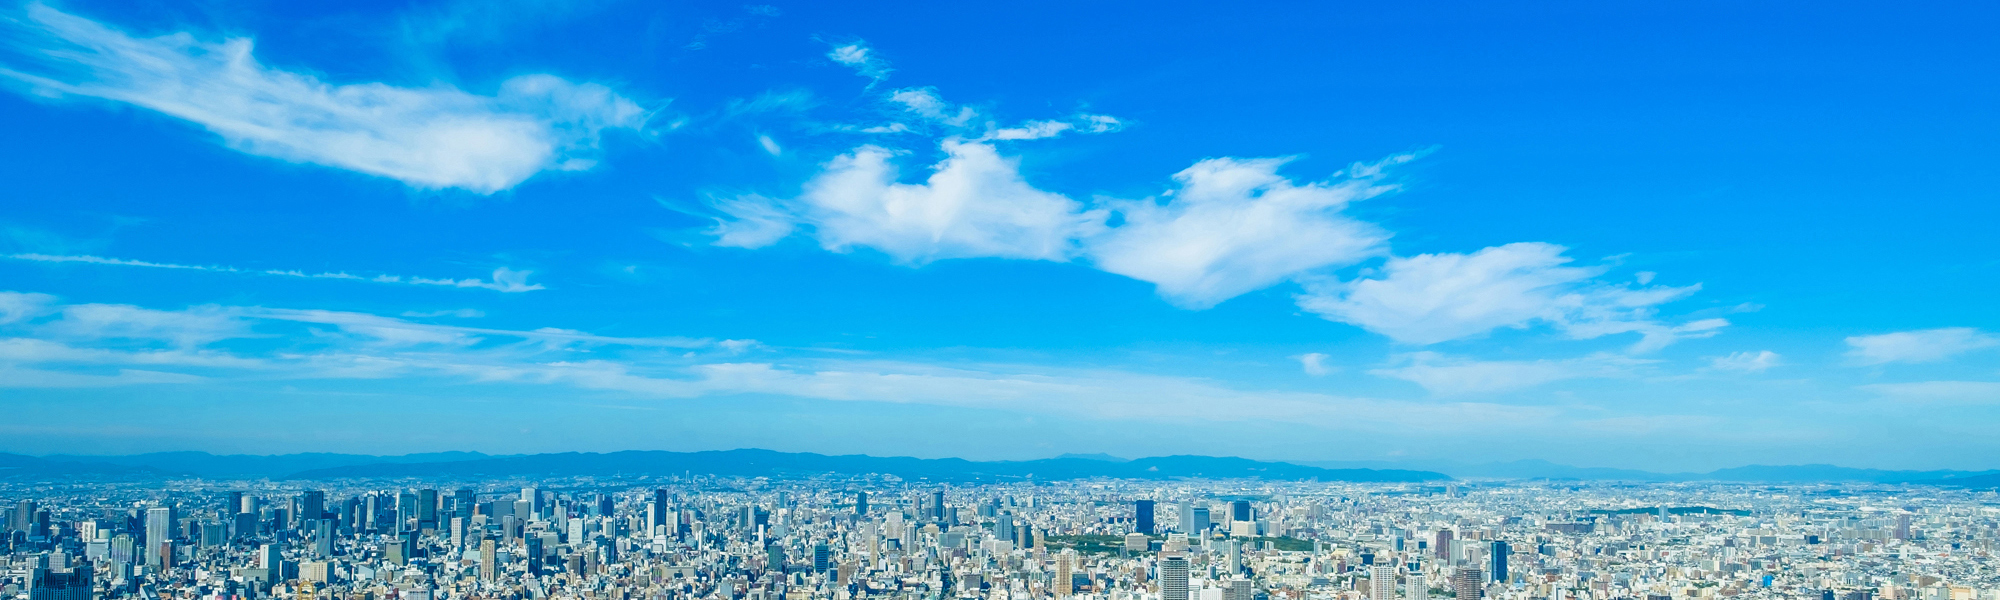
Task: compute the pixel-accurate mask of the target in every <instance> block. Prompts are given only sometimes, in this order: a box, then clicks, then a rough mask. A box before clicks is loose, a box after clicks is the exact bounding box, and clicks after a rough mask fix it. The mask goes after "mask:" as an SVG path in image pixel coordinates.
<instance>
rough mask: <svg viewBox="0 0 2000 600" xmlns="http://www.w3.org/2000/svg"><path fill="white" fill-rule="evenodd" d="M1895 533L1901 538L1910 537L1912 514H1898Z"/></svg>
mask: <svg viewBox="0 0 2000 600" xmlns="http://www.w3.org/2000/svg"><path fill="white" fill-rule="evenodd" d="M1893 535H1894V537H1895V538H1896V539H1899V540H1907V539H1910V515H1908V514H1900V515H1896V531H1895V532H1894V534H1893Z"/></svg>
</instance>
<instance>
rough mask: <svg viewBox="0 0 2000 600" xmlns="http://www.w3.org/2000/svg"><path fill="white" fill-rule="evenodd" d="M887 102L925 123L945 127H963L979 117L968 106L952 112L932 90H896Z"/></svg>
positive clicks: (946, 103) (949, 104)
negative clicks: (901, 107) (896, 105)
mask: <svg viewBox="0 0 2000 600" xmlns="http://www.w3.org/2000/svg"><path fill="white" fill-rule="evenodd" d="M889 101H890V102H895V103H897V104H901V105H903V109H904V110H907V111H909V112H911V113H914V114H916V115H917V116H919V117H922V118H923V119H924V120H926V121H932V122H935V123H937V124H940V125H944V126H947V127H964V126H966V124H968V123H971V122H972V120H973V119H976V118H978V117H979V111H976V110H973V109H972V107H970V106H961V107H959V108H958V110H957V111H953V110H952V109H951V103H950V102H945V101H944V98H943V97H942V96H939V95H938V93H937V90H936V89H933V88H910V89H905V90H896V91H895V92H894V93H891V94H889Z"/></svg>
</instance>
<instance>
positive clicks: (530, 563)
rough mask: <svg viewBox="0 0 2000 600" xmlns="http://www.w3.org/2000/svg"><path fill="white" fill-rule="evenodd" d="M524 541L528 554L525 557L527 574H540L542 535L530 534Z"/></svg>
mask: <svg viewBox="0 0 2000 600" xmlns="http://www.w3.org/2000/svg"><path fill="white" fill-rule="evenodd" d="M524 541H525V542H526V544H527V548H526V550H527V554H528V556H527V558H528V560H527V567H528V575H531V576H532V575H541V574H542V536H539V535H531V536H528V539H526V540H524Z"/></svg>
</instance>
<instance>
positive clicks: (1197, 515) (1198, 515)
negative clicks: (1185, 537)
mask: <svg viewBox="0 0 2000 600" xmlns="http://www.w3.org/2000/svg"><path fill="white" fill-rule="evenodd" d="M1192 514H1193V515H1194V516H1193V517H1191V520H1192V522H1193V523H1194V529H1193V530H1190V531H1189V532H1188V533H1201V532H1204V531H1208V527H1209V526H1210V525H1213V524H1214V523H1212V522H1211V521H1210V520H1209V518H1208V507H1206V506H1197V507H1194V510H1193V511H1192Z"/></svg>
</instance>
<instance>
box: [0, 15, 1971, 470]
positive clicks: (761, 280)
mask: <svg viewBox="0 0 2000 600" xmlns="http://www.w3.org/2000/svg"><path fill="white" fill-rule="evenodd" d="M1993 12H1994V10H1993V8H1992V7H1988V6H1981V5H1975V4H1958V5H1953V4H1946V5H1935V6H1928V7H1923V8H1921V9H1904V8H1890V7H1872V6H1838V5H1824V6H1813V7H1810V8H1809V9H1807V8H1798V7H1791V8H1781V7H1777V6H1761V7H1760V6H1734V5H1728V4H1722V3H1707V4H1700V3H1698V4H1686V5H1676V6H1672V7H1665V6H1662V7H1641V6H1600V5H1587V4H1572V5H1549V6H1541V7H1532V8H1528V7H1517V8H1509V9H1503V8H1498V7H1480V8H1469V7H1463V6H1450V5H1405V6H1389V7H1385V6H1359V5H1349V6H1336V5H1324V6H1312V7H1296V6H1295V7H1278V6H1264V7H1219V6H1201V5H1192V4H1176V5H1171V6H1162V7H1157V9H1156V10H1146V11H1134V10H1129V9H1126V8H1120V7H1116V6H1111V5H1092V6H1072V5H1069V4H1061V5H1055V4H1027V5H1014V6H1008V7H982V6H950V7H946V6H936V5H925V4H915V3H910V4H897V5H888V4H884V5H873V6H867V7H836V6H793V5H785V4H752V5H744V4H741V3H681V4H673V5H644V4H639V3H630V2H602V3H581V4H567V3H565V4H551V3H537V2H518V3H509V4H508V8H507V9H505V10H494V9H489V8H488V7H487V5H485V4H483V3H470V2H437V3H362V4H351V5H341V6H275V5H274V6H249V5H240V6H239V5H230V6H219V5H208V4H199V3H166V4H158V5H147V6H144V7H140V6H135V5H131V4H129V3H118V2H92V1H83V2H63V3H40V2H30V3H25V4H18V5H11V6H6V7H0V88H4V89H5V91H4V92H0V123H4V124H5V125H6V126H7V128H8V130H9V131H10V134H11V135H10V136H9V137H8V138H7V139H8V143H6V144H5V145H4V146H0V148H4V149H5V150H4V151H5V153H6V154H5V158H6V160H0V180H4V181H7V182H9V185H8V186H7V187H8V189H7V190H6V191H5V192H4V193H0V398H4V401H0V410H4V411H5V412H6V415H7V418H6V419H4V421H0V435H4V441H0V452H8V453H19V454H27V455H32V456H44V455H50V454H78V455H111V454H135V453H144V452H159V451H183V450H197V451H206V452H213V453H217V454H239V453H240V454H260V455H268V454H288V453H297V452H336V453H352V454H370V455H395V454H405V453H422V452H446V451H477V452H485V453H488V454H534V453H551V452H571V451H581V452H614V451H623V450H672V451H700V450H724V449H732V448H768V449H772V450H779V451H787V452H814V453H823V454H830V455H835V454H868V455H874V456H915V457H922V458H944V457H958V458H966V459H970V460H1026V459H1040V458H1047V457H1052V456H1057V455H1061V454H1072V453H1073V454H1089V453H1106V454H1112V455H1117V456H1123V457H1128V458H1137V457H1144V456H1169V455H1209V456H1240V457H1245V458H1251V459H1257V460H1269V461H1288V462H1329V461H1332V462H1338V461H1351V462H1367V463H1369V464H1376V463H1380V464H1384V465H1396V464H1439V463H1447V462H1448V463H1457V464H1483V463H1490V462H1509V461H1516V460H1548V461H1552V462H1556V463H1561V464H1566V465H1575V466H1581V467H1614V468H1628V469H1644V470H1650V471H1658V472H1676V473H1678V472H1707V471H1712V470H1715V469H1722V468H1732V467H1741V466H1744V465H1752V464H1766V465H1801V464H1836V465H1840V466H1844V467H1854V468H1873V469H1889V470H1936V469H1959V470H1967V471H1984V470H1989V469H1996V468H2000V463H1996V462H1994V461H1993V460H1992V459H1991V457H1992V456H1995V455H1996V451H2000V438H1995V437H1994V436H1992V435H1990V433H1989V432H1990V430H1991V429H1992V428H1993V426H1994V424H1995V423H2000V314H1996V313H1995V312H1994V311H1993V310H1991V308H1990V307H1991V306H1993V305H1994V304H1995V303H1996V301H2000V255H1996V253H1995V250H1994V248H1993V244H1992V242H1993V240H1994V239H1995V236H1994V235H1993V234H1992V232H1991V231H1990V230H1991V229H1992V224H1993V223H1995V222H2000V203H1996V202H1995V201H1994V200H1995V198H1994V196H1995V193H1994V192H1993V190H1994V189H2000V188H1996V185H1995V184H2000V177H1996V172H1995V171H1994V170H1993V169H1992V168H1991V167H1990V165H1991V164H1992V163H1993V161H1994V160H1995V159H1996V158H2000V148H1996V147H1995V146H1994V145H1993V144H1992V143H1991V141H1990V137H1991V136H1990V135H1987V134H1985V133H1984V132H1989V131H1992V130H1993V127H1992V126H1993V125H1994V123H1993V121H1994V117H1993V111H1991V110H1990V108H1989V107H1990V106H1992V105H1993V102H1994V101H1995V100H2000V78H1995V77H1992V75H1994V74H1995V73H1994V72H1993V71H1994V70H1995V66H1994V64H1992V61H1990V60H1986V59H1981V58H1979V57H1980V56H1984V55H1986V54H1988V52H1986V46H1987V44H1986V43H1985V42H1984V41H1983V36H1984V33H1983V31H1981V30H1980V29H1979V28H1978V27H1977V25H1976V24H1978V23H1982V22H1990V18H1991V17H1992V16H1994V15H1993V14H1992V13H1993Z"/></svg>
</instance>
